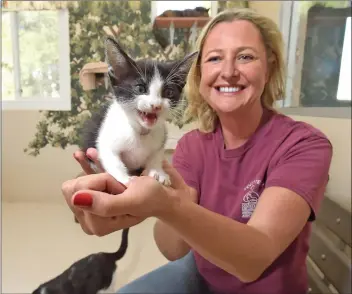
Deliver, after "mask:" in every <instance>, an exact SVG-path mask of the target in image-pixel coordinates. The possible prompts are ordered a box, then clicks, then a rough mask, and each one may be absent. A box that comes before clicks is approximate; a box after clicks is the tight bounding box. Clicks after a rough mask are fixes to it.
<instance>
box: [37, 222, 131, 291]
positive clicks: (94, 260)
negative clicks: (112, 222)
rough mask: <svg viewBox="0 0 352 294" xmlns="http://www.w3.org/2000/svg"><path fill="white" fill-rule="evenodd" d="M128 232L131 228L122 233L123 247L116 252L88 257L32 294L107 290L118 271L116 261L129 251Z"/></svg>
mask: <svg viewBox="0 0 352 294" xmlns="http://www.w3.org/2000/svg"><path fill="white" fill-rule="evenodd" d="M128 232H129V228H127V229H124V230H123V231H122V241H121V245H120V248H119V249H118V250H117V251H116V252H99V253H94V254H91V255H88V256H86V257H84V258H82V259H80V260H78V261H76V262H75V263H73V264H72V265H71V266H70V267H69V268H68V269H67V270H65V271H64V272H63V273H62V274H60V275H59V276H57V277H55V278H53V279H52V280H50V281H48V282H46V283H43V284H41V285H40V286H39V287H38V288H37V289H36V290H34V291H33V292H32V294H43V293H45V294H97V292H98V291H99V290H103V289H107V288H108V287H109V286H110V284H111V282H112V278H113V274H114V273H115V271H116V270H117V265H116V261H118V260H120V259H121V258H122V257H123V256H124V255H125V253H126V251H127V247H128ZM44 289H45V291H44ZM42 291H43V292H42Z"/></svg>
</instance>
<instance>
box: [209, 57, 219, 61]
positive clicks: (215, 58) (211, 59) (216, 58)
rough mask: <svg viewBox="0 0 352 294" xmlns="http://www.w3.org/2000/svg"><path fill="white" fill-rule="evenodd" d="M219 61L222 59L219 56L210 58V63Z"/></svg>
mask: <svg viewBox="0 0 352 294" xmlns="http://www.w3.org/2000/svg"><path fill="white" fill-rule="evenodd" d="M219 59H220V57H219V56H213V57H210V58H208V61H210V62H213V61H218V60H219Z"/></svg>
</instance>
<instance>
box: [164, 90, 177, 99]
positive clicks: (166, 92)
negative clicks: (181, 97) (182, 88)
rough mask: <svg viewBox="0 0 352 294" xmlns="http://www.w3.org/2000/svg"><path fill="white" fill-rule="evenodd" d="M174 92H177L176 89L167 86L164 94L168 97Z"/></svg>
mask: <svg viewBox="0 0 352 294" xmlns="http://www.w3.org/2000/svg"><path fill="white" fill-rule="evenodd" d="M174 94H175V91H174V90H173V89H170V88H167V89H165V91H164V96H165V97H167V98H171V97H173V96H174Z"/></svg>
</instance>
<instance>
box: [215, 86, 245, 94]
mask: <svg viewBox="0 0 352 294" xmlns="http://www.w3.org/2000/svg"><path fill="white" fill-rule="evenodd" d="M219 90H220V92H225V93H235V92H237V91H240V90H241V89H240V88H236V87H220V88H219Z"/></svg>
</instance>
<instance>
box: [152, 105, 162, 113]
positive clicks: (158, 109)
mask: <svg viewBox="0 0 352 294" xmlns="http://www.w3.org/2000/svg"><path fill="white" fill-rule="evenodd" d="M151 106H152V110H153V111H155V112H156V111H160V110H161V105H154V104H152V105H151Z"/></svg>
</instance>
